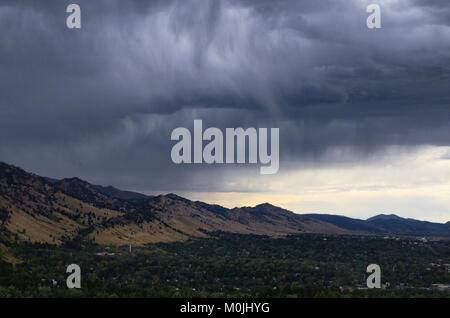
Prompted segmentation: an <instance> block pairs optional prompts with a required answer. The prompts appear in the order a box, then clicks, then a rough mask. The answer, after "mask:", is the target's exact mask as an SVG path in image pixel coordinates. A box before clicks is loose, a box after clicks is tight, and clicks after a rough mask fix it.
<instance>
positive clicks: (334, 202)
mask: <svg viewBox="0 0 450 318" xmlns="http://www.w3.org/2000/svg"><path fill="white" fill-rule="evenodd" d="M70 3H77V4H79V5H80V7H81V19H82V28H81V29H68V28H67V27H66V18H67V16H68V14H67V13H66V7H67V5H68V4H70ZM371 3H376V4H379V5H380V7H381V21H382V22H381V23H382V28H381V29H368V28H367V26H366V19H367V17H368V15H369V14H368V13H366V7H367V5H369V4H371ZM0 30H1V31H0V161H4V162H7V163H10V164H14V165H17V166H20V167H22V168H24V169H25V170H27V171H31V172H34V173H37V174H40V175H43V176H48V177H54V178H64V177H73V176H77V177H80V178H83V179H85V180H87V181H89V182H91V183H95V184H102V185H114V186H116V187H118V188H122V189H128V190H134V191H140V192H144V193H148V194H156V193H168V192H174V193H177V194H180V195H184V196H186V197H188V198H190V199H196V200H203V201H206V202H209V203H218V204H222V205H224V206H227V207H234V206H243V205H256V204H259V203H263V202H270V203H272V204H274V205H278V206H281V207H284V208H287V209H290V210H292V211H294V212H297V213H330V214H342V215H347V216H351V217H358V218H367V217H370V216H373V215H375V214H378V213H395V214H397V215H400V216H403V217H413V218H418V219H422V220H430V221H438V222H446V221H449V220H450V178H449V177H450V125H449V122H450V94H449V92H450V2H448V0H370V1H366V0H316V1H312V0H308V1H302V0H278V1H273V0H258V1H250V0H226V1H214V0H210V1H208V0H189V1H181V0H179V1H174V0H164V1H162V0H161V1H158V0H155V1H138V0H129V1H120V0H96V1H87V0H76V1H75V0H72V1H64V0H49V1H45V2H44V1H31V0H29V1H24V0H22V1H21V0H14V1H12V0H0ZM195 119H201V120H202V121H203V125H204V127H218V128H220V129H225V128H228V127H231V128H235V127H244V128H248V127H267V128H271V127H276V128H279V129H280V150H279V151H280V169H279V172H278V173H277V174H275V175H261V174H260V173H259V165H207V164H196V165H176V164H174V163H173V162H172V160H171V157H170V152H171V148H172V146H173V145H174V142H173V141H171V140H170V136H171V132H172V130H173V129H175V128H176V127H187V128H189V129H191V130H192V127H193V121H194V120H195Z"/></svg>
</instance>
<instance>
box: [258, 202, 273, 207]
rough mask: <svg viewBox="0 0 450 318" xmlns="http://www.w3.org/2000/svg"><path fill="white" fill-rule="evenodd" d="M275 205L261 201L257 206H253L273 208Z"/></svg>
mask: <svg viewBox="0 0 450 318" xmlns="http://www.w3.org/2000/svg"><path fill="white" fill-rule="evenodd" d="M275 207H276V206H274V205H273V204H270V203H268V202H265V203H261V204H258V205H257V206H255V208H275Z"/></svg>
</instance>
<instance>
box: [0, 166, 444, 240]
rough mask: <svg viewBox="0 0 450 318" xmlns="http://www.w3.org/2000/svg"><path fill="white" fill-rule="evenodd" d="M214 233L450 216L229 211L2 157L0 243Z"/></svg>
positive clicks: (329, 228)
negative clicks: (30, 168) (59, 175)
mask: <svg viewBox="0 0 450 318" xmlns="http://www.w3.org/2000/svg"><path fill="white" fill-rule="evenodd" d="M214 232H228V233H236V234H256V235H267V236H270V237H285V236H288V235H293V234H301V233H319V234H343V235H380V236H381V235H405V236H435V237H450V222H447V223H445V224H442V223H432V222H426V221H419V220H415V219H406V218H401V217H399V216H396V215H384V214H380V215H377V216H375V217H372V218H369V219H367V220H360V219H353V218H349V217H345V216H340V215H331V214H296V213H294V212H291V211H289V210H286V209H282V208H279V207H276V206H274V205H271V204H269V203H264V204H260V205H257V206H254V207H239V208H233V209H228V208H225V207H222V206H219V205H213V204H207V203H204V202H199V201H191V200H188V199H186V198H182V197H180V196H177V195H175V194H166V195H159V196H147V195H144V194H141V193H136V192H131V191H123V190H120V189H117V188H115V187H112V186H107V187H104V186H99V185H92V184H90V183H88V182H86V181H83V180H81V179H79V178H68V179H61V180H56V179H51V178H45V177H41V176H38V175H36V174H33V173H29V172H26V171H24V170H22V169H21V168H18V167H15V166H12V165H9V164H6V163H0V244H2V243H3V244H11V243H14V242H30V243H48V244H54V245H60V244H63V243H67V242H91V243H97V244H101V245H116V246H120V245H128V244H133V245H145V244H148V243H158V242H175V241H185V240H187V239H190V238H207V237H209V236H210V234H211V233H214Z"/></svg>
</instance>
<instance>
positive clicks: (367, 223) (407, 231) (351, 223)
mask: <svg viewBox="0 0 450 318" xmlns="http://www.w3.org/2000/svg"><path fill="white" fill-rule="evenodd" d="M308 216H309V217H311V218H314V219H316V220H321V221H324V222H328V223H332V224H334V225H336V226H338V227H340V228H343V229H347V230H350V231H361V232H365V233H373V234H395V235H412V236H450V222H447V223H445V224H441V223H432V222H427V221H419V220H414V219H406V218H402V217H399V216H397V215H395V214H390V215H386V214H379V215H376V216H374V217H371V218H369V219H367V220H359V219H352V218H348V217H345V216H339V215H329V214H308Z"/></svg>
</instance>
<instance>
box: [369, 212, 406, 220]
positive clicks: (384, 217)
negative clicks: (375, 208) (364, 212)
mask: <svg viewBox="0 0 450 318" xmlns="http://www.w3.org/2000/svg"><path fill="white" fill-rule="evenodd" d="M374 220H403V218H402V217H400V216H398V215H396V214H378V215H375V216H373V217H371V218H368V219H367V221H374Z"/></svg>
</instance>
